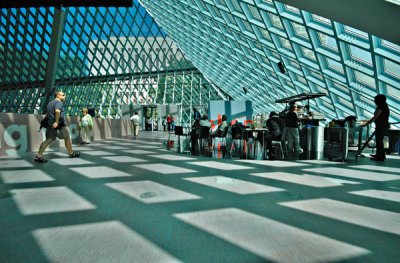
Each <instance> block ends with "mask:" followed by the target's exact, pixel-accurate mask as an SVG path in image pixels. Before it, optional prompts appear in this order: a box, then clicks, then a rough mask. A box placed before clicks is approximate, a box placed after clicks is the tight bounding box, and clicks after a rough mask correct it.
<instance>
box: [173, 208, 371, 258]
mask: <svg viewBox="0 0 400 263" xmlns="http://www.w3.org/2000/svg"><path fill="white" fill-rule="evenodd" d="M174 216H175V217H176V218H178V219H180V220H182V221H184V222H186V223H188V224H190V225H193V226H195V227H197V228H199V229H201V230H204V231H207V232H208V233H210V234H212V235H215V236H217V237H219V238H222V239H224V240H226V241H228V242H230V243H232V244H234V245H236V246H238V247H241V248H243V249H245V250H248V251H250V252H252V253H254V254H256V255H258V256H261V257H263V258H265V259H266V260H270V261H273V262H293V263H298V262H334V261H335V262H336V261H340V260H345V259H350V258H352V257H357V256H362V255H366V254H369V253H370V251H368V250H367V249H364V248H361V247H357V246H354V245H351V244H347V243H344V242H341V241H338V240H334V239H331V238H328V237H324V236H321V235H318V234H316V233H312V232H309V231H306V230H302V229H300V228H297V227H294V226H290V225H287V224H284V223H281V222H278V221H275V220H271V219H268V218H265V217H262V216H259V215H256V214H252V213H249V212H246V211H243V210H240V209H237V208H226V209H216V210H208V211H201V212H189V213H178V214H174Z"/></svg>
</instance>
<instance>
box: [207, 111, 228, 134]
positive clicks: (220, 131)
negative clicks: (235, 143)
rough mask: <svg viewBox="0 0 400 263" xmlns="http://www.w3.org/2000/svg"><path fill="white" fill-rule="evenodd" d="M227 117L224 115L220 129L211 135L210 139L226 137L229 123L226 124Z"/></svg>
mask: <svg viewBox="0 0 400 263" xmlns="http://www.w3.org/2000/svg"><path fill="white" fill-rule="evenodd" d="M226 119H227V116H226V114H224V115H222V119H221V121H222V122H221V124H220V125H218V128H217V129H216V130H215V131H214V132H213V133H211V135H210V137H224V136H225V132H226V129H227V128H228V123H227V122H226Z"/></svg>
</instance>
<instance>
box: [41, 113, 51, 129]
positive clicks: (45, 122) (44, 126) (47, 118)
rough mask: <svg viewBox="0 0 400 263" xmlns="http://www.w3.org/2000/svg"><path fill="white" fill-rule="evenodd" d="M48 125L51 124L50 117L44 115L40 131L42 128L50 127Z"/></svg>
mask: <svg viewBox="0 0 400 263" xmlns="http://www.w3.org/2000/svg"><path fill="white" fill-rule="evenodd" d="M48 126H49V117H48V116H46V117H44V119H43V120H42V121H41V122H40V128H39V131H40V130H41V129H42V128H46V127H48Z"/></svg>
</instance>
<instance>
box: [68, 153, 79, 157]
mask: <svg viewBox="0 0 400 263" xmlns="http://www.w3.org/2000/svg"><path fill="white" fill-rule="evenodd" d="M80 155H81V154H80V153H77V152H73V153H71V154H70V155H69V158H77V157H79V156H80Z"/></svg>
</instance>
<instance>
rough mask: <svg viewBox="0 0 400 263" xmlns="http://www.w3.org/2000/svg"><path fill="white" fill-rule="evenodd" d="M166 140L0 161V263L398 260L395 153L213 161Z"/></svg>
mask: <svg viewBox="0 0 400 263" xmlns="http://www.w3.org/2000/svg"><path fill="white" fill-rule="evenodd" d="M165 137H166V134H163V133H150V132H148V133H144V132H142V133H141V134H140V136H139V137H138V138H133V137H126V138H110V139H107V140H104V141H101V142H94V143H92V144H89V145H84V146H76V147H75V150H78V151H80V152H81V158H77V159H70V158H68V157H67V155H66V154H65V149H50V150H49V151H47V152H46V155H45V157H46V158H48V159H49V162H48V163H43V164H42V163H35V162H34V161H33V159H34V155H35V154H34V153H29V154H26V155H24V156H20V157H7V158H0V169H1V170H0V262H399V261H400V169H399V167H400V158H399V156H397V155H396V156H388V157H389V158H388V159H387V160H386V162H384V163H376V162H373V161H371V160H369V158H359V160H358V161H357V162H355V161H354V160H350V161H349V162H346V163H340V162H329V161H290V162H289V161H261V160H232V159H212V158H207V157H197V156H190V155H184V154H176V153H174V152H171V151H166V150H165V149H164V148H163V147H161V145H162V144H161V143H160V141H165ZM159 138H162V139H161V140H160V139H159Z"/></svg>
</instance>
